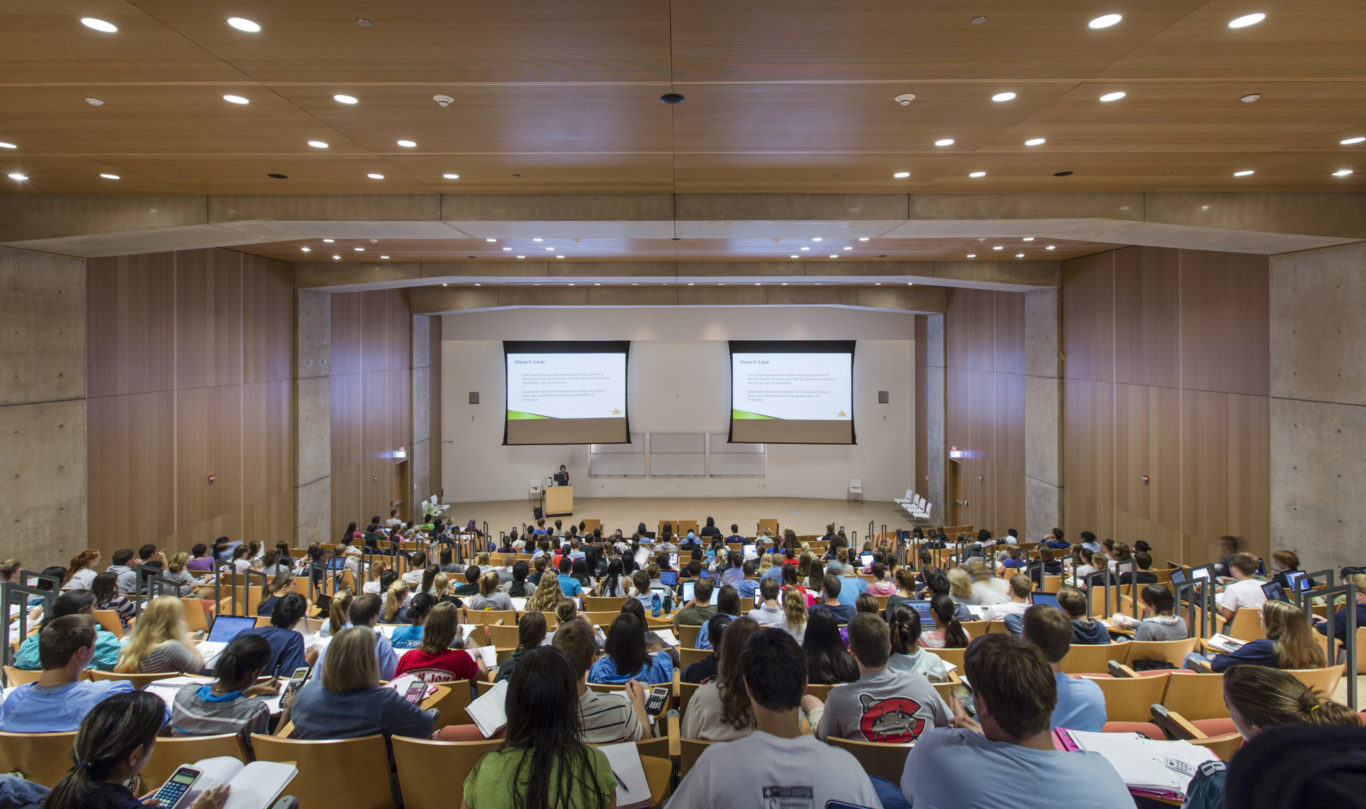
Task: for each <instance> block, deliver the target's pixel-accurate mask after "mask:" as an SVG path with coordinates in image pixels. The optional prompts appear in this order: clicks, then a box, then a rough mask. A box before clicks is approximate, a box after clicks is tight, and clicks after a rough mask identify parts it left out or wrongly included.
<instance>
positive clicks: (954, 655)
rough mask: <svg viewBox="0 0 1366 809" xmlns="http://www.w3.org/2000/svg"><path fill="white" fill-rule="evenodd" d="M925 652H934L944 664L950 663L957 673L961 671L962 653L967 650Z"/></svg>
mask: <svg viewBox="0 0 1366 809" xmlns="http://www.w3.org/2000/svg"><path fill="white" fill-rule="evenodd" d="M925 651H927V652H934V653H935V654H936V655H938V656H939V657H940V658H941V659H942V660H943V661H944V662H945V663H952V664H954V665H955V666H957V667H958V670H959V671H962V670H963V653H964V652H966V651H967V649H926V650H925Z"/></svg>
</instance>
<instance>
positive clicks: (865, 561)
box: [858, 553, 873, 567]
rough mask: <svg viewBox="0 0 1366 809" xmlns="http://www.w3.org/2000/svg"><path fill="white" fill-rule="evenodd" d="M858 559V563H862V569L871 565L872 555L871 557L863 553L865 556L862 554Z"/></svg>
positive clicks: (869, 554)
mask: <svg viewBox="0 0 1366 809" xmlns="http://www.w3.org/2000/svg"><path fill="white" fill-rule="evenodd" d="M858 559H859V561H860V562H862V563H863V566H864V567H867V566H869V565H871V564H872V563H873V555H872V554H871V553H865V554H863V555H862V556H860V557H859V558H858Z"/></svg>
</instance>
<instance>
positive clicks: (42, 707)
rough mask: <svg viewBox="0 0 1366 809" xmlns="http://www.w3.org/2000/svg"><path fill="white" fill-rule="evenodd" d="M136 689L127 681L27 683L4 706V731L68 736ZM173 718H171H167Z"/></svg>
mask: <svg viewBox="0 0 1366 809" xmlns="http://www.w3.org/2000/svg"><path fill="white" fill-rule="evenodd" d="M132 690H133V684H132V683H130V682H128V681H127V680H106V681H104V682H98V683H86V682H75V683H66V684H64V685H57V686H42V687H40V686H38V684H37V683H24V684H23V685H21V686H19V687H18V688H16V689H14V693H12V694H10V695H9V699H6V700H5V704H4V705H3V706H0V730H3V731H6V732H8V733H65V732H68V731H73V730H80V729H81V720H83V719H85V715H86V714H88V713H90V710H91V709H92V708H94V707H95V706H96V705H98V704H100V703H101V702H104V701H105V700H106V699H108V698H110V697H112V696H114V695H115V694H126V693H128V692H130V691H132ZM167 718H168V719H169V715H168V717H167Z"/></svg>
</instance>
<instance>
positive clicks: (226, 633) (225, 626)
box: [208, 615, 256, 643]
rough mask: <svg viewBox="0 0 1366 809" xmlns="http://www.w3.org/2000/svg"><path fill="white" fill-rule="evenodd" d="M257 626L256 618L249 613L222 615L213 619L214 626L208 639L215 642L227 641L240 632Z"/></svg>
mask: <svg viewBox="0 0 1366 809" xmlns="http://www.w3.org/2000/svg"><path fill="white" fill-rule="evenodd" d="M254 626H256V619H255V618H252V617H251V616H249V615H220V616H218V617H217V618H215V619H213V628H212V629H210V630H209V637H208V639H209V640H211V641H213V642H215V643H227V642H228V641H230V640H232V639H233V638H235V637H237V635H238V633H240V632H242V631H243V630H245V629H251V628H252V627H254Z"/></svg>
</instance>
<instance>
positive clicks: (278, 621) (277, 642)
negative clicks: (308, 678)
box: [225, 593, 309, 674]
mask: <svg viewBox="0 0 1366 809" xmlns="http://www.w3.org/2000/svg"><path fill="white" fill-rule="evenodd" d="M307 612H308V602H307V601H305V600H304V597H303V596H301V595H299V594H298V593H290V594H289V595H287V596H285V597H284V598H282V599H280V601H279V603H277V604H276V605H275V609H274V610H273V611H272V612H271V614H270V626H262V627H252V628H251V629H248V630H246V631H245V632H243V633H242V634H243V635H258V636H260V637H261V638H263V639H264V640H265V641H266V642H267V643H269V644H270V659H269V660H267V661H266V665H265V668H266V670H267V671H271V672H281V671H283V672H285V673H286V674H288V673H289V672H292V671H294V670H295V669H297V668H302V667H304V666H307V665H308V664H309V660H308V657H307V655H306V654H305V652H304V636H303V635H302V634H300V633H299V631H298V628H299V625H300V624H301V623H303V620H304V614H305V613H307ZM225 653H226V650H225Z"/></svg>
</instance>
